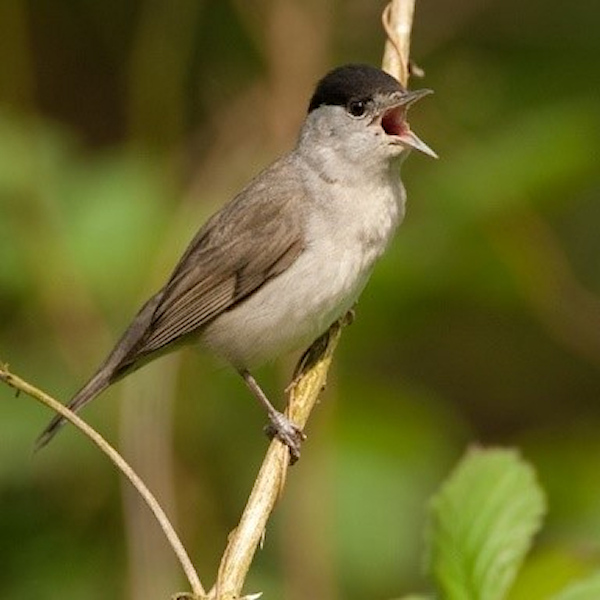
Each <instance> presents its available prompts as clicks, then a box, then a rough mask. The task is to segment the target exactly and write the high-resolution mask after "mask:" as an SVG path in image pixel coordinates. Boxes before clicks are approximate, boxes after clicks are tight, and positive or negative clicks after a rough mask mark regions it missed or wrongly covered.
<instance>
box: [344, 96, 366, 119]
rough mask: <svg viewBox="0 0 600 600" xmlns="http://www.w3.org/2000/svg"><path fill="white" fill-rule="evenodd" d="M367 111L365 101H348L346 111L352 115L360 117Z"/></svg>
mask: <svg viewBox="0 0 600 600" xmlns="http://www.w3.org/2000/svg"><path fill="white" fill-rule="evenodd" d="M366 111H367V103H366V102H365V101H364V100H351V101H350V102H348V112H349V113H350V114H351V115H352V116H353V117H362V116H363V115H364V114H365V112H366Z"/></svg>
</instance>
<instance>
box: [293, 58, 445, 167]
mask: <svg viewBox="0 0 600 600" xmlns="http://www.w3.org/2000/svg"><path fill="white" fill-rule="evenodd" d="M430 93H432V92H431V90H427V89H422V90H415V91H408V90H406V89H405V88H404V87H403V86H402V85H401V84H400V83H399V82H398V81H397V80H396V79H395V78H394V77H392V76H391V75H389V74H388V73H386V72H384V71H382V70H381V69H378V68H376V67H372V66H370V65H362V64H350V65H345V66H342V67H339V68H337V69H334V70H333V71H330V72H329V73H328V74H327V75H325V77H323V79H321V81H320V82H319V83H318V84H317V87H316V89H315V92H314V94H313V96H312V99H311V101H310V104H309V107H308V115H307V117H306V121H305V123H304V126H303V128H302V131H301V133H300V140H299V144H298V150H299V151H300V152H304V153H306V152H307V151H308V152H311V153H314V152H316V153H317V154H319V153H324V154H326V155H329V158H331V157H332V155H335V156H337V157H338V158H339V159H340V160H342V161H343V163H344V164H346V165H347V166H350V167H351V168H357V167H358V166H361V167H365V166H366V167H368V166H369V165H372V166H373V167H374V168H380V167H381V166H386V167H387V165H388V164H389V162H390V160H392V159H394V158H397V157H400V156H402V155H407V154H408V151H410V149H411V148H414V149H416V150H420V151H421V152H424V153H425V154H428V155H429V156H432V157H435V158H437V155H436V154H435V152H434V151H433V150H432V149H431V148H429V146H427V145H426V144H425V143H424V142H423V141H421V140H420V139H419V138H418V137H417V136H416V135H415V134H414V133H413V132H412V131H411V129H410V127H409V125H408V122H407V120H406V117H407V111H408V109H409V107H410V106H411V105H412V104H413V103H414V102H416V101H417V100H419V99H420V98H422V97H423V96H426V95H428V94H430ZM317 159H318V160H323V159H325V160H326V159H327V156H319V157H317Z"/></svg>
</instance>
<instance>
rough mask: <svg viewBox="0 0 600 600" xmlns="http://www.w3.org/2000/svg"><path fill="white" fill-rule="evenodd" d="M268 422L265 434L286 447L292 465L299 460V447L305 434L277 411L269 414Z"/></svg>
mask: <svg viewBox="0 0 600 600" xmlns="http://www.w3.org/2000/svg"><path fill="white" fill-rule="evenodd" d="M269 420H270V421H271V422H270V423H269V425H267V426H266V427H265V433H266V434H267V435H268V436H269V438H270V439H274V438H277V439H278V440H279V441H280V442H282V443H284V444H285V445H286V446H287V447H288V449H289V451H290V464H292V465H293V464H294V463H295V462H296V461H297V460H298V459H299V458H300V447H301V446H302V442H303V441H304V440H305V439H306V434H305V433H304V432H303V431H302V429H300V428H299V427H298V426H296V425H294V424H293V423H292V422H291V421H290V420H289V419H288V418H287V417H286V416H285V415H284V414H283V413H280V412H278V411H275V412H273V413H272V414H270V415H269Z"/></svg>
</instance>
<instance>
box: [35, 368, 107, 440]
mask: <svg viewBox="0 0 600 600" xmlns="http://www.w3.org/2000/svg"><path fill="white" fill-rule="evenodd" d="M112 382H113V380H112V379H111V377H110V374H109V373H107V372H106V370H105V369H100V371H98V373H96V375H94V376H93V377H92V378H91V379H90V380H89V381H88V382H87V383H86V384H85V385H84V386H83V387H82V388H81V389H80V390H79V392H77V394H75V396H74V397H73V399H72V400H71V401H70V402H69V404H67V406H68V408H70V409H71V410H72V411H73V412H77V411H78V410H79V409H80V408H82V407H83V406H85V405H86V404H87V403H88V402H91V401H92V400H93V399H94V398H95V397H96V396H97V395H98V394H99V393H100V392H102V391H104V390H105V389H106V388H107V387H108V386H109V385H110V384H111V383H112ZM66 422H67V420H66V419H65V418H64V417H62V416H61V415H56V416H55V417H54V418H53V419H52V421H50V423H49V425H48V427H46V429H44V431H42V433H41V434H40V436H39V437H38V438H37V440H36V442H35V451H36V452H37V451H38V450H40V449H41V448H43V447H44V446H45V445H46V444H47V443H48V442H49V441H50V440H51V439H52V438H53V437H54V436H55V435H56V434H57V433H58V432H59V431H60V429H61V428H62V426H63V425H64V424H65V423H66Z"/></svg>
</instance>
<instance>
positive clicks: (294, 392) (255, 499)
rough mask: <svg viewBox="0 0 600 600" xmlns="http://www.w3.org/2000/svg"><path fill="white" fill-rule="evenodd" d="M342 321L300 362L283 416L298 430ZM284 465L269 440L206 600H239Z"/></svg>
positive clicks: (284, 454)
mask: <svg viewBox="0 0 600 600" xmlns="http://www.w3.org/2000/svg"><path fill="white" fill-rule="evenodd" d="M346 322H347V321H346V318H345V317H344V318H342V319H340V320H339V321H337V322H336V323H334V324H333V325H332V326H331V327H330V328H329V330H328V331H327V332H326V333H325V334H324V335H322V336H321V337H320V338H319V339H318V340H317V341H316V342H314V343H313V345H312V346H311V347H310V349H309V350H308V352H307V353H306V354H305V355H304V357H303V358H302V359H301V362H300V363H299V365H298V367H297V371H296V374H295V377H294V381H293V383H292V385H291V386H290V388H289V402H288V408H287V411H286V414H287V416H288V417H289V418H290V419H291V420H292V421H293V422H294V423H295V424H296V425H297V426H298V427H300V428H304V426H305V425H306V422H307V420H308V417H309V415H310V413H311V411H312V409H313V407H314V405H315V403H316V401H317V399H318V397H319V394H320V393H321V391H322V390H323V388H324V387H325V384H326V381H327V372H328V370H329V365H330V363H331V360H332V358H333V353H334V350H335V348H336V346H337V343H338V340H339V338H340V335H341V332H342V327H343V326H344V325H345V324H346ZM288 466H289V451H288V448H287V447H286V446H284V445H283V444H282V443H281V442H280V441H278V440H273V441H272V442H271V445H270V446H269V449H268V451H267V454H266V456H265V459H264V460H263V464H262V466H261V469H260V471H259V473H258V476H257V477H256V481H255V482H254V487H253V488H252V492H251V494H250V497H249V499H248V502H247V504H246V508H245V509H244V512H243V514H242V517H241V519H240V523H239V525H238V526H237V527H236V529H234V530H233V532H232V533H231V534H230V536H229V543H228V545H227V549H226V550H225V553H224V554H223V558H222V559H221V564H220V566H219V573H218V577H217V582H216V584H215V586H214V587H213V589H212V590H211V592H210V594H209V598H211V600H213V599H214V600H229V599H231V598H239V596H240V594H241V591H242V587H243V585H244V581H245V579H246V575H247V573H248V570H249V568H250V564H251V563H252V559H253V557H254V553H255V551H256V548H257V546H258V544H259V542H260V540H261V538H262V537H263V534H264V531H265V526H266V524H267V520H268V518H269V515H270V514H271V511H272V510H273V507H274V506H275V503H276V501H277V499H278V498H279V496H280V495H281V493H282V490H283V487H284V485H285V480H286V476H287V469H288Z"/></svg>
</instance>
